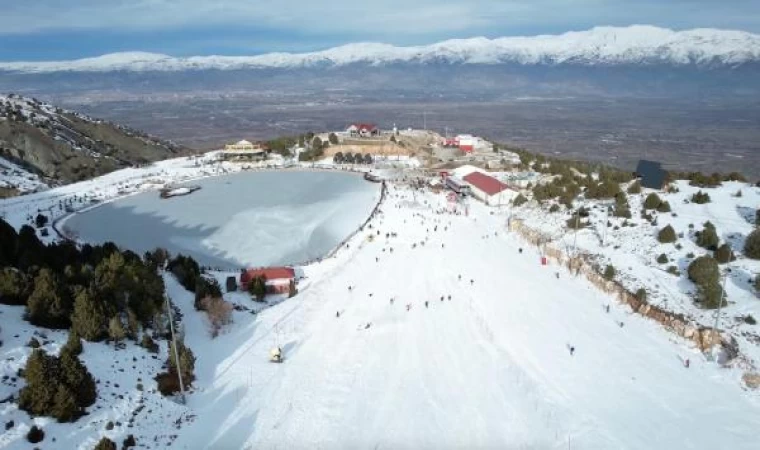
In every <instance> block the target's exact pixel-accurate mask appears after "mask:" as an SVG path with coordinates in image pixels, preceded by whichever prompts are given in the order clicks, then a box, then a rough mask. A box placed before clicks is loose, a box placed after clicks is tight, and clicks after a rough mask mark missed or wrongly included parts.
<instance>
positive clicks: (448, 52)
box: [0, 25, 760, 73]
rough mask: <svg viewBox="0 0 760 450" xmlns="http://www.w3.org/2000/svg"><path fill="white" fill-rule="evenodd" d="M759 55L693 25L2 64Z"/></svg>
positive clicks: (732, 38) (233, 65)
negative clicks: (242, 53) (244, 53)
mask: <svg viewBox="0 0 760 450" xmlns="http://www.w3.org/2000/svg"><path fill="white" fill-rule="evenodd" d="M757 61H760V36H758V35H756V34H751V33H747V32H742V31H730V30H716V29H693V30H686V31H673V30H670V29H666V28H658V27H653V26H646V25H634V26H630V27H622V28H618V27H596V28H593V29H591V30H588V31H581V32H568V33H564V34H561V35H542V36H532V37H503V38H497V39H487V38H484V37H478V38H472V39H455V40H448V41H443V42H439V43H436V44H431V45H426V46H413V47H396V46H392V45H387V44H379V43H356V44H349V45H344V46H340V47H335V48H331V49H328V50H324V51H319V52H313V53H301V54H293V53H269V54H263V55H257V56H239V57H232V56H193V57H187V58H175V57H171V56H168V55H163V54H156V53H146V52H124V53H113V54H108V55H103V56H99V57H95V58H86V59H79V60H73V61H47V62H5V63H0V70H5V71H16V72H27V73H47V72H60V71H82V72H88V71H94V72H102V71H119V70H126V71H179V70H200V69H223V70H224V69H245V68H298V67H321V66H342V65H347V64H353V63H364V64H370V65H384V64H394V63H409V62H412V63H429V62H448V63H461V64H499V63H518V64H564V63H568V64H583V65H596V64H601V65H609V64H613V65H616V64H673V65H687V64H697V65H729V66H733V65H738V64H743V63H748V62H757Z"/></svg>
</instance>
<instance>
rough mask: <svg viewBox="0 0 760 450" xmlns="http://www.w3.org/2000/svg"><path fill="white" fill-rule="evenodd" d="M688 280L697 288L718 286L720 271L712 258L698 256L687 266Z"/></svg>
mask: <svg viewBox="0 0 760 450" xmlns="http://www.w3.org/2000/svg"><path fill="white" fill-rule="evenodd" d="M689 279H690V280H691V281H693V282H694V283H695V284H696V285H697V286H708V285H711V284H718V282H719V280H720V269H719V267H718V263H717V261H715V259H713V257H712V256H708V255H705V256H700V257H699V258H697V259H695V260H694V261H692V262H691V264H689Z"/></svg>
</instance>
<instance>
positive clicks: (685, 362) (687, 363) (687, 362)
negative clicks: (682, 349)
mask: <svg viewBox="0 0 760 450" xmlns="http://www.w3.org/2000/svg"><path fill="white" fill-rule="evenodd" d="M683 364H684V366H686V368H687V369H688V368H689V358H686V361H684V362H683Z"/></svg>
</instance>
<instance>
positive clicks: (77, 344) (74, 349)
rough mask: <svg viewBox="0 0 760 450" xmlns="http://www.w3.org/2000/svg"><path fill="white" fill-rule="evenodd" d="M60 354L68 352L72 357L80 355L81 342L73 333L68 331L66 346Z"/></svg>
mask: <svg viewBox="0 0 760 450" xmlns="http://www.w3.org/2000/svg"><path fill="white" fill-rule="evenodd" d="M61 352H69V353H71V354H72V355H74V356H78V355H81V354H82V341H81V339H79V335H78V334H77V333H76V332H75V331H69V338H68V340H67V341H66V345H64V346H63V348H61Z"/></svg>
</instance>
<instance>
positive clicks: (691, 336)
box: [509, 219, 760, 388]
mask: <svg viewBox="0 0 760 450" xmlns="http://www.w3.org/2000/svg"><path fill="white" fill-rule="evenodd" d="M509 230H510V231H514V232H516V233H517V234H519V235H520V236H521V237H522V238H523V239H525V240H526V241H527V242H528V243H530V244H531V245H534V246H536V247H538V248H539V249H540V250H541V253H542V255H544V256H545V257H546V258H547V259H548V260H551V261H554V262H555V263H556V264H559V265H562V266H565V267H567V269H568V271H569V272H570V273H572V274H574V275H575V276H579V275H582V276H584V277H585V278H586V279H587V280H588V281H589V282H590V283H591V284H593V285H594V286H596V287H597V288H598V289H599V290H600V291H602V292H604V293H606V294H609V295H611V296H613V297H615V298H616V299H617V300H618V302H620V303H623V304H626V305H628V306H629V307H630V308H631V310H632V311H634V312H635V313H637V314H640V315H642V316H644V317H647V318H649V319H651V320H654V321H656V322H658V323H659V324H660V325H662V326H663V327H664V328H665V329H666V330H668V331H670V332H672V333H674V334H676V335H678V336H680V337H682V338H684V339H686V340H689V341H692V342H693V343H694V344H695V345H696V346H697V347H698V348H699V349H700V350H701V351H702V352H708V351H709V350H711V349H712V348H713V347H715V346H716V345H718V346H720V347H721V349H722V350H723V355H724V356H725V358H724V359H725V361H724V363H726V364H728V363H733V362H736V363H743V364H742V365H745V366H749V367H751V366H752V365H751V364H750V363H749V362H748V361H747V360H746V359H745V358H743V357H742V356H741V355H740V354H739V351H738V344H737V343H736V340H735V339H733V338H732V337H730V336H723V335H722V334H721V333H720V331H718V330H716V329H714V328H712V327H705V326H701V325H699V324H695V323H694V322H693V321H691V320H689V319H687V318H686V317H684V316H683V315H682V314H676V313H673V312H670V311H667V310H665V309H663V308H661V307H659V306H657V305H653V304H651V303H648V302H647V301H646V300H645V299H639V298H637V297H636V295H635V294H634V293H632V292H630V291H628V290H627V289H626V288H625V287H624V286H623V285H621V284H620V283H618V282H617V281H610V280H606V279H605V278H604V277H603V276H602V275H601V274H600V273H599V272H597V271H596V270H595V269H594V267H593V266H592V264H591V263H590V262H589V259H590V258H589V255H587V254H579V255H577V256H575V257H570V256H568V255H567V254H565V252H563V251H562V250H561V249H559V248H557V247H555V246H553V245H552V244H551V238H550V237H549V236H548V235H547V234H545V233H541V232H540V231H538V230H534V229H532V228H530V227H528V226H526V225H525V223H523V222H522V221H521V220H519V219H512V220H511V221H510V223H509ZM744 382H745V384H746V385H747V386H748V387H752V388H756V387H758V386H760V375H758V374H756V373H752V372H747V373H745V376H744Z"/></svg>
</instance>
